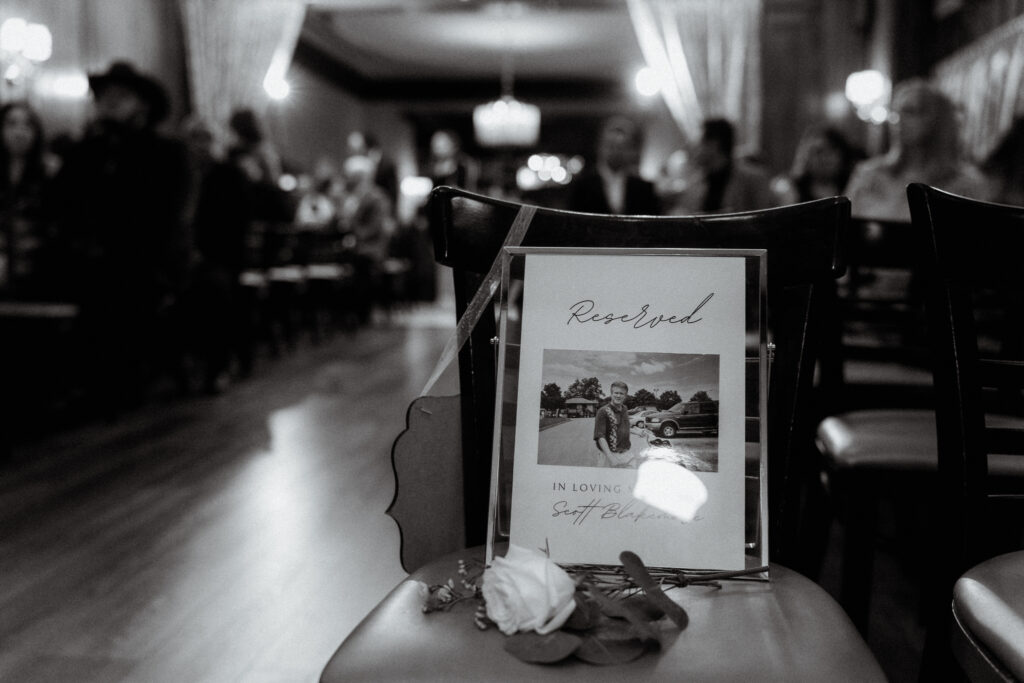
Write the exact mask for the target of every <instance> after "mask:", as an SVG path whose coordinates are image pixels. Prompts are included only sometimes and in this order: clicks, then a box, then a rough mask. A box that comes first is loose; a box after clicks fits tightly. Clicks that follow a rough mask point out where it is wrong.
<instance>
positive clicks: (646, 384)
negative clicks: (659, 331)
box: [537, 349, 719, 472]
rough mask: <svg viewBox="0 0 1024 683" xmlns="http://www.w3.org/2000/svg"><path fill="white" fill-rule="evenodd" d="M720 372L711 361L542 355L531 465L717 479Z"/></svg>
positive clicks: (591, 353) (634, 354)
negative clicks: (654, 467) (671, 469)
mask: <svg viewBox="0 0 1024 683" xmlns="http://www.w3.org/2000/svg"><path fill="white" fill-rule="evenodd" d="M718 366H719V357H718V355H716V354H693V353H659V352H648V351H603V350H587V349H583V350H581V349H545V350H544V359H543V365H542V370H541V382H540V387H539V390H540V411H539V416H538V422H537V429H538V438H537V464H538V465H554V466H561V467H601V468H618V469H637V468H639V467H640V465H642V464H643V463H644V462H647V461H648V460H662V461H667V462H671V463H673V464H676V465H679V466H680V467H685V468H686V469H688V470H691V471H694V472H717V471H718V408H719V401H718V398H719V373H718V370H719V367H718ZM608 382H611V384H608ZM630 387H632V392H631V391H630Z"/></svg>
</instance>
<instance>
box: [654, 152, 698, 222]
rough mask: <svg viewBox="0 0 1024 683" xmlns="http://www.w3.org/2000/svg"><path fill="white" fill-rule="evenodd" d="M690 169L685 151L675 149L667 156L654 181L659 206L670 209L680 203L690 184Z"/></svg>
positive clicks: (690, 164) (689, 161) (689, 160)
mask: <svg viewBox="0 0 1024 683" xmlns="http://www.w3.org/2000/svg"><path fill="white" fill-rule="evenodd" d="M691 167H692V161H691V159H690V155H689V153H687V151H686V150H685V149H677V150H675V151H674V152H672V153H671V154H669V155H668V157H667V158H666V159H665V162H664V163H663V164H662V165H661V171H660V173H659V174H658V177H657V179H656V180H655V181H654V190H655V192H656V193H657V194H658V201H659V202H660V203H661V206H663V207H667V208H671V207H674V206H676V205H677V204H678V203H679V202H680V200H681V198H682V197H683V196H684V193H685V192H686V190H687V188H688V187H689V185H690V183H691V182H692V179H691V176H692V175H693V173H692V171H691Z"/></svg>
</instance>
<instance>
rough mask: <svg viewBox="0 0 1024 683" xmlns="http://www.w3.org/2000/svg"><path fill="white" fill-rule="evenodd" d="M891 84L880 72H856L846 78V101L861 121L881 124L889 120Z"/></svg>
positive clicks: (872, 70) (871, 70)
mask: <svg viewBox="0 0 1024 683" xmlns="http://www.w3.org/2000/svg"><path fill="white" fill-rule="evenodd" d="M891 92H892V83H891V82H890V81H889V79H888V78H886V77H885V75H884V74H882V73H881V72H880V71H875V70H874V69H870V70H867V71H857V72H854V73H852V74H850V75H849V76H847V77H846V99H848V100H849V101H850V103H851V104H852V105H853V106H854V109H856V111H857V116H858V117H859V118H860V119H861V120H862V121H870V122H871V123H876V124H882V123H885V122H886V120H887V119H888V118H889V107H888V104H889V95H890V93H891Z"/></svg>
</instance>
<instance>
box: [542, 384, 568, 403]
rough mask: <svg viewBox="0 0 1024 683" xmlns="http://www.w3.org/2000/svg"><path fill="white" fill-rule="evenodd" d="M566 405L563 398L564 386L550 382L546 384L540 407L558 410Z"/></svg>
mask: <svg viewBox="0 0 1024 683" xmlns="http://www.w3.org/2000/svg"><path fill="white" fill-rule="evenodd" d="M563 405H565V399H564V398H562V388H561V387H560V386H558V385H557V384H555V383H554V382H550V383H548V384H545V385H544V389H543V391H541V392H540V407H541V408H544V409H545V410H558V409H559V408H561V407H562V406H563Z"/></svg>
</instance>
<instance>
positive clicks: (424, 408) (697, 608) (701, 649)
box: [321, 187, 883, 683]
mask: <svg viewBox="0 0 1024 683" xmlns="http://www.w3.org/2000/svg"><path fill="white" fill-rule="evenodd" d="M519 209H520V205H519V204H516V203H513V202H507V201H501V200H497V199H492V198H488V197H484V196H481V195H476V194H472V193H469V192H465V191H462V190H458V189H453V188H444V187H442V188H438V189H435V190H434V192H433V193H432V195H431V198H430V205H429V210H430V215H431V227H432V232H433V237H434V246H435V256H436V259H437V260H438V262H439V263H441V264H443V265H446V266H450V267H451V268H452V271H453V276H454V280H455V291H456V306H457V312H458V314H460V315H461V314H462V312H463V311H464V310H465V308H466V306H467V304H468V302H469V300H470V298H471V296H472V294H473V293H474V292H475V291H476V289H477V287H478V286H479V284H480V282H481V281H482V279H483V278H484V274H485V273H486V272H487V271H488V269H489V266H490V265H491V263H492V261H493V260H494V259H495V257H496V256H497V254H498V252H499V249H500V247H501V244H502V242H503V240H504V239H505V236H506V234H507V231H508V230H509V227H510V226H511V225H512V223H513V220H514V219H515V217H516V215H517V212H518V210H519ZM848 219H849V202H848V201H847V200H846V199H845V198H833V199H827V200H819V201H816V202H810V203H807V204H802V205H795V206H790V207H783V208H778V209H770V210H764V211H758V212H751V213H743V214H731V215H717V216H692V217H643V216H610V215H594V214H581V213H573V212H567V211H559V210H553V209H543V208H541V209H538V210H537V212H536V214H535V216H534V217H533V220H532V222H531V224H530V228H529V231H528V232H527V233H526V236H525V239H524V241H523V244H524V245H527V246H602V247H676V248H684V247H688V248H741V249H761V248H763V249H766V250H767V254H768V263H767V274H768V275H767V277H768V292H767V305H768V320H769V330H770V332H769V334H770V336H771V337H772V339H773V341H774V343H775V344H776V345H777V353H776V356H775V361H774V364H773V366H772V372H771V380H770V386H769V398H768V411H769V414H768V415H767V419H768V421H769V422H768V453H769V455H768V458H769V462H768V470H769V484H768V485H769V502H770V513H769V523H770V534H769V539H770V540H769V555H770V557H771V559H772V561H773V565H772V567H771V581H770V582H768V583H765V582H750V581H734V582H726V585H725V586H724V587H723V588H722V589H721V591H719V592H717V593H715V594H714V595H712V594H710V593H702V592H700V591H697V592H693V593H689V592H686V591H683V594H682V595H681V596H680V599H681V600H682V602H683V604H684V606H685V607H686V608H687V609H688V610H691V618H692V625H691V626H690V628H689V629H688V630H687V631H686V633H685V634H684V635H683V636H682V637H680V638H678V639H676V640H675V642H674V643H673V644H672V645H671V647H670V648H668V649H667V650H666V651H664V652H662V653H661V655H660V656H657V657H645V658H641V659H640V660H638V661H637V662H634V663H632V664H630V665H628V666H619V667H591V666H587V665H583V664H580V663H577V664H575V665H574V664H562V665H559V666H554V667H541V666H534V665H527V664H523V663H521V662H519V661H518V660H516V659H515V658H513V657H511V656H510V655H508V654H507V653H504V652H503V651H502V640H503V639H502V638H501V637H500V636H498V635H497V634H495V633H485V634H480V633H479V632H477V631H476V628H475V626H474V625H473V623H472V621H473V620H472V615H471V613H465V612H463V613H443V614H431V615H426V616H424V615H422V614H420V609H419V606H420V604H421V601H422V597H421V596H420V594H419V592H418V591H419V589H418V588H417V586H418V582H423V583H427V584H433V583H440V582H443V581H444V580H446V579H447V578H448V577H449V576H452V575H453V572H454V568H455V567H456V562H457V560H458V559H459V558H465V557H470V556H474V557H482V549H481V548H479V547H476V548H470V549H469V550H465V549H462V548H465V546H467V545H469V546H479V544H481V543H483V542H484V541H485V537H486V524H487V517H488V502H489V501H488V490H489V481H490V463H491V441H492V438H491V435H492V429H493V405H494V392H495V371H496V367H495V354H494V348H493V346H492V344H491V342H490V340H491V338H492V337H493V336H494V335H495V329H494V322H493V320H492V319H491V316H487V315H485V316H483V317H482V318H481V320H480V322H479V323H478V324H477V326H476V328H475V329H474V331H473V333H472V335H471V337H470V339H469V340H468V342H467V344H466V346H465V347H464V348H463V349H462V351H461V353H460V357H459V370H460V386H461V400H460V401H459V404H460V406H459V409H460V412H461V415H460V417H461V425H462V434H461V449H458V448H453V442H452V440H453V434H454V430H452V429H451V426H452V425H453V424H454V423H455V421H454V420H453V419H452V417H451V415H450V414H449V415H447V416H445V415H444V414H443V413H444V412H445V410H446V408H445V406H448V409H451V408H454V407H455V406H454V402H453V401H451V400H447V399H434V398H421V399H418V400H417V401H416V402H414V403H413V406H411V408H410V415H409V431H408V432H406V433H405V434H403V435H402V437H400V438H399V440H398V441H397V442H396V448H395V451H394V454H393V455H394V462H395V468H396V473H397V475H398V478H399V481H398V485H397V491H396V501H395V503H394V505H393V508H392V514H393V515H395V516H396V517H397V518H399V521H400V526H401V527H402V529H403V538H402V546H403V549H402V558H403V563H404V566H405V567H406V568H407V569H415V570H416V571H415V572H414V573H413V575H412V576H410V577H409V579H408V580H406V581H404V582H403V583H402V584H400V585H399V586H398V587H397V588H396V589H395V590H394V591H393V592H392V593H391V594H390V595H389V596H388V597H387V598H385V599H384V601H383V602H381V603H380V604H379V605H378V606H377V607H376V608H375V609H374V611H373V612H371V614H370V615H369V616H367V618H366V619H364V621H363V622H362V623H361V624H360V625H359V626H358V627H357V628H356V630H355V631H353V633H352V634H351V635H350V636H349V637H348V638H347V639H346V641H345V642H344V643H343V644H342V645H341V647H340V648H339V649H338V651H337V652H336V653H335V655H334V657H333V658H332V659H331V661H330V662H329V663H328V665H327V667H326V669H325V670H324V672H323V675H322V678H321V680H322V681H324V682H325V683H333V682H334V681H341V680H363V679H376V680H390V679H396V678H397V679H402V678H416V677H420V678H426V679H432V680H434V679H436V680H442V679H443V680H488V679H500V680H519V679H523V680H546V679H556V680H564V679H569V680H577V679H579V680H587V681H603V680H608V681H612V680H614V681H621V680H623V678H626V679H629V678H632V677H636V678H644V679H648V678H653V679H657V680H660V679H670V680H677V679H678V678H679V677H680V676H682V675H686V673H687V672H689V673H690V674H691V675H693V676H697V677H700V678H703V679H730V680H737V679H740V678H743V677H747V678H751V679H762V680H763V679H766V678H769V679H777V680H823V679H828V680H856V681H864V680H881V679H883V675H882V673H881V670H880V669H879V667H878V664H877V662H876V661H875V660H874V657H873V656H872V655H871V653H870V652H869V651H868V649H867V646H866V644H865V643H864V641H863V640H862V639H861V638H860V636H859V635H858V634H857V633H856V631H855V629H854V627H853V625H852V623H851V622H850V621H849V619H848V618H847V617H846V615H845V614H844V613H843V612H842V610H841V609H840V608H839V606H838V605H837V604H836V603H835V602H834V601H833V600H832V599H831V597H830V596H828V594H827V593H826V592H825V591H824V590H823V589H821V588H820V587H819V586H817V585H816V584H814V583H813V582H811V581H810V580H808V579H806V578H805V577H803V576H801V575H800V574H798V573H796V572H794V571H791V570H789V569H787V568H785V567H783V566H780V565H778V564H774V563H775V562H776V561H778V560H780V559H783V558H786V557H795V556H796V554H797V552H798V550H799V538H798V529H799V523H798V514H799V502H800V492H801V488H802V485H803V483H804V482H803V479H802V477H803V475H804V474H805V470H804V469H803V465H804V463H803V462H802V457H803V456H805V455H806V454H807V452H808V450H807V449H808V447H809V444H810V438H811V429H812V427H813V424H812V420H811V419H810V415H811V411H810V407H809V405H808V400H809V398H810V388H811V383H812V374H813V368H814V360H815V351H816V348H817V343H818V333H819V330H818V326H817V323H818V321H819V319H820V317H819V316H820V310H819V308H818V307H819V306H820V304H821V303H822V301H823V300H824V299H823V298H822V292H823V291H824V290H825V288H826V287H827V286H828V285H829V284H830V283H831V282H833V281H834V279H835V277H836V276H837V275H838V274H840V273H841V272H842V270H843V267H844V264H843V260H842V244H841V240H842V234H843V230H844V228H845V226H846V223H847V221H848ZM431 424H433V425H434V427H433V429H440V430H442V432H445V433H442V435H441V436H440V437H437V438H439V439H440V440H441V443H440V444H439V445H441V446H442V447H444V449H445V450H444V451H442V453H431V454H429V455H428V454H426V453H425V452H424V445H425V444H426V442H425V440H424V438H423V437H422V436H420V434H421V433H422V432H421V431H420V430H424V429H426V430H427V431H431V427H430V426H429V425H431ZM413 444H415V449H416V451H417V452H416V453H415V455H413V454H412V453H411V452H410V451H411V450H412V449H411V448H410V446H412V445H413ZM460 450H461V460H459V459H457V458H458V456H457V455H456V456H455V459H452V458H449V459H448V460H447V464H446V465H445V467H446V468H447V471H446V474H445V475H444V476H446V477H448V479H447V481H446V482H445V483H444V484H443V485H442V487H441V489H440V491H439V492H438V493H437V494H436V495H434V496H429V495H426V496H425V495H424V491H425V489H427V488H428V487H429V484H428V482H429V468H425V467H424V466H423V465H422V464H421V463H422V462H423V461H425V460H431V461H434V460H435V459H436V458H439V457H441V456H442V455H443V454H444V453H447V454H448V455H451V454H452V452H453V451H454V452H455V453H458V452H459V451H460ZM417 460H418V461H419V463H417ZM452 463H454V468H455V469H454V470H452V469H451V468H452ZM410 472H411V473H410ZM460 475H461V476H460ZM403 477H409V478H411V479H414V480H415V481H416V485H415V488H413V489H412V490H411V491H410V492H409V494H406V493H404V492H405V491H406V488H407V487H406V484H405V482H404V480H403ZM459 479H461V487H462V493H463V495H462V496H461V501H459V500H458V498H459V497H458V496H457V493H458V490H457V489H453V485H454V486H457V485H458V484H453V482H454V481H457V480H459ZM406 495H411V496H414V497H417V498H418V501H417V503H416V505H414V506H409V505H403V504H402V503H401V501H402V499H403V498H404V497H405V496H406ZM453 499H455V500H454V501H453ZM453 502H456V503H461V504H462V507H461V509H459V508H456V510H455V511H454V512H453V511H452V503H453ZM402 509H404V510H413V511H415V510H417V509H418V510H419V513H418V514H419V517H420V518H422V517H423V511H424V510H425V509H430V510H431V514H434V512H433V511H434V510H440V511H441V514H442V515H443V518H444V520H446V523H445V524H444V526H445V529H444V530H443V533H444V534H445V535H447V537H448V538H447V539H442V541H441V543H440V546H442V547H439V546H438V544H437V543H435V540H436V539H434V538H433V536H434V534H432V533H431V532H430V531H429V530H428V529H427V528H426V527H425V526H424V525H423V524H421V525H420V527H419V529H418V531H417V532H416V536H413V535H412V534H410V533H408V531H409V528H411V526H410V525H411V524H412V523H413V522H415V521H417V519H416V517H417V515H416V514H409V513H408V512H400V510H402ZM460 519H461V521H462V525H461V526H464V529H465V532H464V534H465V535H464V537H463V538H459V537H458V534H457V533H456V534H452V528H457V527H459V526H460V525H459V520H460ZM419 521H421V522H422V519H420V520H419ZM407 527H408V528H407ZM453 536H454V537H453ZM421 537H427V538H421ZM421 541H427V542H428V543H431V544H433V545H432V547H430V548H428V549H427V550H426V551H424V550H423V549H422V548H419V547H420V546H422V543H421ZM445 545H447V546H449V548H450V549H452V550H456V552H454V553H453V554H450V555H447V556H444V557H441V558H440V559H438V558H437V557H436V555H434V553H437V552H440V551H442V550H444V549H446V548H445V547H443V546H445ZM451 546H454V547H451ZM414 548H419V549H414ZM431 556H433V557H431ZM427 558H431V561H430V562H428V563H427V564H426V565H424V566H419V564H420V563H421V562H422V561H424V560H426V559H427ZM688 590H689V589H687V591H688ZM456 612H457V610H456Z"/></svg>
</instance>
